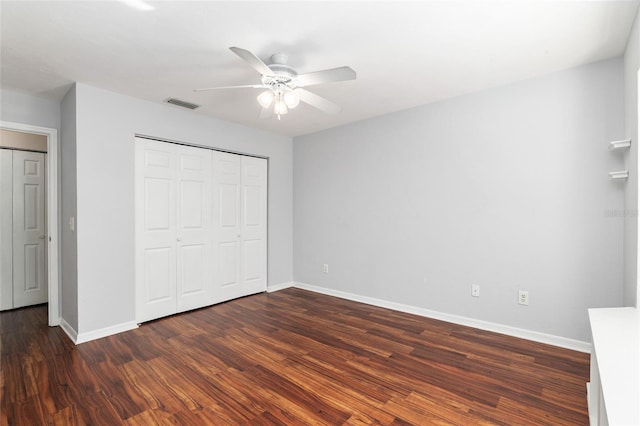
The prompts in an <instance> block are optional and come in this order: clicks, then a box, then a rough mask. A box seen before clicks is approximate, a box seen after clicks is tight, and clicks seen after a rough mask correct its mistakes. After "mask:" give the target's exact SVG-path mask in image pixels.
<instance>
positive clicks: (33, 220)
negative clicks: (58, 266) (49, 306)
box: [0, 149, 49, 309]
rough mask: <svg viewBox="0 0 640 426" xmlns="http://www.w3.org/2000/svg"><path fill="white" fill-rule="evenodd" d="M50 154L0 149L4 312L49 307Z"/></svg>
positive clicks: (0, 270) (1, 296) (0, 266)
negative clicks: (48, 191)
mask: <svg viewBox="0 0 640 426" xmlns="http://www.w3.org/2000/svg"><path fill="white" fill-rule="evenodd" d="M45 179H46V154H44V153H42V152H30V151H19V150H8V149H1V150H0V203H1V204H2V213H1V214H0V235H1V240H2V242H1V243H0V254H1V256H0V258H1V260H0V280H1V281H2V284H1V285H0V309H13V308H20V307H23V306H29V305H36V304H40V303H46V302H47V301H48V299H49V294H48V288H47V238H46V236H47V229H46V218H47V213H46V203H45V200H46V180H45Z"/></svg>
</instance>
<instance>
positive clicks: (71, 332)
mask: <svg viewBox="0 0 640 426" xmlns="http://www.w3.org/2000/svg"><path fill="white" fill-rule="evenodd" d="M60 328H61V329H62V331H64V332H65V334H66V335H67V336H69V339H71V341H72V342H73V343H76V340H78V332H77V331H76V330H75V329H74V328H73V327H71V326H70V325H69V323H68V322H66V321H65V320H64V318H60Z"/></svg>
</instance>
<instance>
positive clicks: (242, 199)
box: [213, 152, 267, 301]
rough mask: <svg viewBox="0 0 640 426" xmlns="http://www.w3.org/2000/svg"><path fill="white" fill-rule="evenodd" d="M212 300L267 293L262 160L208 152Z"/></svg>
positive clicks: (265, 181) (265, 218)
mask: <svg viewBox="0 0 640 426" xmlns="http://www.w3.org/2000/svg"><path fill="white" fill-rule="evenodd" d="M213 159H214V164H213V174H214V180H213V186H214V203H213V205H214V208H213V210H214V222H215V223H214V230H215V234H214V259H215V261H214V265H215V266H216V271H217V273H216V274H215V275H214V282H215V286H216V289H215V298H216V301H224V300H230V299H235V298H237V297H241V296H246V295H249V294H254V293H258V292H261V291H265V290H266V288H267V226H266V221H267V213H266V204H267V161H266V160H265V159H260V158H253V157H246V156H241V155H236V154H228V153H222V152H214V153H213Z"/></svg>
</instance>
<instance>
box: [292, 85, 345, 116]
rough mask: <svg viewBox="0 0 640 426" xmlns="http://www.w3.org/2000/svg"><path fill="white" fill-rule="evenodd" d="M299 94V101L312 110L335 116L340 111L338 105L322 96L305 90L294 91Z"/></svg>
mask: <svg viewBox="0 0 640 426" xmlns="http://www.w3.org/2000/svg"><path fill="white" fill-rule="evenodd" d="M296 91H297V92H298V93H299V94H300V100H301V101H302V102H304V103H307V104H309V105H311V106H312V107H314V108H318V109H319V110H320V111H324V112H326V113H327V114H337V113H339V112H340V110H342V108H340V105H337V104H334V103H333V102H331V101H330V100H328V99H325V98H323V97H322V96H319V95H316V94H315V93H312V92H310V91H308V90H305V89H296Z"/></svg>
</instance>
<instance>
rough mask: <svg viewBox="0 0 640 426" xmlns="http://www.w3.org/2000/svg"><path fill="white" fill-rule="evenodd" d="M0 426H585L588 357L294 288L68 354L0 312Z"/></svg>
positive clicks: (28, 313) (28, 317) (34, 325)
mask: <svg viewBox="0 0 640 426" xmlns="http://www.w3.org/2000/svg"><path fill="white" fill-rule="evenodd" d="M0 367H1V371H0V394H1V395H0V424H2V425H20V424H29V425H35V424H53V425H87V424H91V425H116V424H127V425H151V424H154V425H164V424H167V425H169V424H171V425H175V424H184V425H192V424H202V425H208V424H211V425H220V424H224V425H227V424H229V425H232V424H233V425H298V424H299V425H314V424H318V425H329V424H330V425H341V424H344V425H369V424H376V425H378V424H382V425H408V424H418V425H425V424H441V425H471V424H473V425H515V424H517V425H587V424H588V416H587V408H586V394H585V383H586V381H587V380H588V376H589V355H588V354H584V353H579V352H574V351H570V350H567V349H562V348H557V347H553V346H550V345H544V344H539V343H534V342H531V341H527V340H523V339H517V338H513V337H508V336H504V335H500V334H497V333H491V332H488V331H483V330H477V329H473V328H469V327H464V326H461V325H457V324H451V323H447V322H444V321H439V320H433V319H428V318H423V317H419V316H415V315H411V314H407V313H404V312H396V311H390V310H387V309H384V308H380V307H375V306H369V305H365V304H361V303H355V302H352V301H348V300H343V299H337V298H333V297H329V296H325V295H322V294H317V293H312V292H308V291H304V290H300V289H287V290H282V291H279V292H275V293H268V294H267V293H264V294H258V295H255V296H251V297H246V298H242V299H238V300H234V301H231V302H227V303H223V304H219V305H216V306H213V307H209V308H204V309H199V310H196V311H192V312H187V313H182V314H179V315H175V316H172V317H168V318H163V319H160V320H155V321H150V322H148V323H145V324H143V325H141V327H140V328H138V329H136V330H132V331H129V332H126V333H121V334H117V335H114V336H110V337H106V338H103V339H100V340H96V341H92V342H87V343H84V344H81V345H79V346H75V345H73V343H72V342H70V340H69V339H68V338H67V337H66V335H65V334H64V332H63V331H62V330H61V329H60V328H58V327H54V328H50V327H48V326H47V310H46V306H36V307H29V308H23V309H17V310H12V311H7V312H1V313H0Z"/></svg>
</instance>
